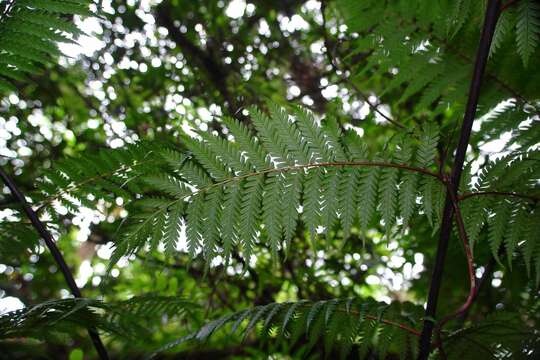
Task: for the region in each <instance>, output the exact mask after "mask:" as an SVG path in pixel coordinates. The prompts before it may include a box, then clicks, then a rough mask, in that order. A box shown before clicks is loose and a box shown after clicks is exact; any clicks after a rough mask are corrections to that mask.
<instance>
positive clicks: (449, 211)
mask: <svg viewBox="0 0 540 360" xmlns="http://www.w3.org/2000/svg"><path fill="white" fill-rule="evenodd" d="M500 6H501V4H500V1H499V0H489V2H488V5H487V9H486V13H485V18H484V26H483V29H482V35H481V38H480V44H479V46H478V50H477V53H476V60H475V64H474V72H473V76H472V80H471V83H470V87H469V98H468V100H467V106H466V108H465V115H464V117H463V123H462V125H461V132H460V137H459V142H458V146H457V148H456V155H455V159H454V165H453V167H452V172H451V175H450V180H449V181H450V184H449V189H448V190H447V194H446V201H445V205H444V211H443V217H442V222H441V230H440V235H439V243H438V245H437V255H436V259H435V265H434V268H433V274H432V276H431V284H430V289H429V295H428V300H427V306H426V312H425V319H424V327H423V329H422V335H421V337H420V344H419V353H418V359H419V360H426V359H427V358H428V356H429V353H430V352H431V335H432V333H433V328H434V325H435V323H434V318H435V315H436V312H437V300H438V298H439V291H440V289H441V282H442V275H443V271H444V263H445V259H446V252H447V250H448V241H449V239H450V233H451V231H452V216H453V204H452V197H455V196H457V189H458V186H459V182H460V179H461V173H462V171H463V163H464V161H465V155H466V153H467V146H468V145H469V138H470V135H471V130H472V125H473V122H474V116H475V114H476V107H477V105H478V98H479V95H480V86H481V84H482V77H483V75H484V71H485V68H486V63H487V60H488V55H489V48H490V47H491V40H492V38H493V33H494V31H495V25H496V24H497V20H498V17H499V14H500Z"/></svg>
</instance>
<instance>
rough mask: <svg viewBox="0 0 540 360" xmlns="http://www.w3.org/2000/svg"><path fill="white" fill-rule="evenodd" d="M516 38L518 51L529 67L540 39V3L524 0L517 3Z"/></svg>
mask: <svg viewBox="0 0 540 360" xmlns="http://www.w3.org/2000/svg"><path fill="white" fill-rule="evenodd" d="M516 15H517V21H516V39H517V48H518V53H519V55H521V59H522V60H523V64H524V65H525V67H527V65H528V63H529V58H530V57H531V55H532V54H533V53H534V50H535V48H536V46H537V45H538V41H539V40H540V4H538V2H536V1H534V0H522V1H520V2H519V4H517V13H516Z"/></svg>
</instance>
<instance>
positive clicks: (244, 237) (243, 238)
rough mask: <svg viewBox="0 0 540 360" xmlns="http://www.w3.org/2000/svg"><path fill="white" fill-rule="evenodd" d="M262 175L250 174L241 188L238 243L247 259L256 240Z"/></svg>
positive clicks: (262, 181) (262, 183) (262, 182)
mask: <svg viewBox="0 0 540 360" xmlns="http://www.w3.org/2000/svg"><path fill="white" fill-rule="evenodd" d="M263 185H264V176H262V175H257V176H251V177H248V178H247V179H246V181H245V182H244V186H243V188H242V192H243V195H242V204H241V206H240V227H239V229H240V232H239V233H240V243H241V244H242V251H243V253H244V258H245V259H246V260H248V261H249V259H250V257H251V253H252V249H253V246H254V244H255V242H256V240H257V236H258V235H257V234H258V229H259V226H258V220H259V215H260V210H261V206H260V204H261V199H262V193H263Z"/></svg>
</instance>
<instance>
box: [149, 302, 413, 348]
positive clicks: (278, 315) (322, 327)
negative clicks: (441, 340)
mask: <svg viewBox="0 0 540 360" xmlns="http://www.w3.org/2000/svg"><path fill="white" fill-rule="evenodd" d="M421 311H422V309H421V308H420V307H418V306H414V305H412V304H408V303H404V304H392V305H388V304H385V303H379V302H376V301H373V300H371V299H367V300H363V299H355V298H350V299H332V300H321V301H317V302H310V301H305V300H304V301H297V302H287V303H271V304H267V305H262V306H258V307H255V308H251V309H246V310H242V311H239V312H236V313H233V314H229V315H226V316H224V317H221V318H219V319H216V320H214V321H211V322H209V323H207V324H206V325H204V326H203V327H202V328H201V329H199V330H198V331H196V332H194V333H192V334H190V335H187V336H185V337H183V338H181V339H179V340H177V341H174V342H172V343H170V344H167V345H166V346H164V347H163V348H162V349H161V350H160V351H163V350H166V349H170V348H173V347H175V346H178V345H180V344H182V343H185V342H187V341H197V342H204V341H208V340H209V338H210V337H211V336H212V335H214V334H215V333H217V332H219V331H220V330H222V329H223V328H225V327H228V326H229V325H231V324H232V325H231V326H230V331H229V336H233V335H236V334H239V335H240V336H241V337H242V338H244V339H245V338H247V337H249V336H250V335H251V334H252V333H253V332H255V330H256V329H258V331H259V332H260V333H261V335H262V336H263V337H264V339H266V341H272V342H273V343H279V342H282V343H283V342H285V343H287V346H289V347H292V346H294V345H295V344H296V343H297V342H299V341H300V340H302V344H303V345H301V346H299V348H298V351H297V353H296V354H295V355H296V356H298V357H301V358H306V357H308V356H309V355H310V353H313V352H315V353H316V352H322V351H324V352H325V353H326V354H330V353H332V351H333V350H336V349H339V354H340V357H341V358H342V359H344V358H347V356H348V355H349V353H350V352H351V351H352V350H353V346H354V348H355V351H357V352H358V353H359V354H362V353H364V354H365V352H366V351H369V350H370V349H371V350H373V349H377V350H375V351H374V353H375V354H376V356H377V358H380V359H383V358H385V355H386V353H387V352H388V351H392V352H393V353H399V354H401V355H400V356H402V357H411V356H412V355H413V354H414V353H415V348H416V337H417V336H418V330H417V327H418V325H419V324H418V323H414V322H411V319H413V318H415V317H417V316H418V315H419V314H421ZM321 345H323V346H321Z"/></svg>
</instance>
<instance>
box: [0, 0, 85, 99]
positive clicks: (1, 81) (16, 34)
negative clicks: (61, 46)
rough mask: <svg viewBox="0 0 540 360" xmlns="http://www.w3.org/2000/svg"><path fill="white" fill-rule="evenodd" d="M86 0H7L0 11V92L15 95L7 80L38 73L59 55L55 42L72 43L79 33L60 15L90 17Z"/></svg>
mask: <svg viewBox="0 0 540 360" xmlns="http://www.w3.org/2000/svg"><path fill="white" fill-rule="evenodd" d="M89 3H90V2H89V1H87V0H81V1H73V0H69V1H67V0H66V1H63V0H62V1H59V0H36V1H34V0H7V1H5V2H3V4H2V7H1V8H0V10H1V11H2V14H1V15H0V16H1V17H0V58H1V59H2V60H1V61H0V91H1V92H2V93H6V92H15V91H16V90H17V89H16V87H15V86H14V85H13V84H12V83H11V81H13V80H15V81H22V80H24V79H25V76H24V74H25V73H26V74H32V73H36V72H37V71H38V67H37V66H38V64H41V65H43V64H47V63H49V62H50V61H51V56H52V57H56V56H58V55H60V54H61V53H60V51H59V50H58V47H57V45H56V43H57V42H65V43H72V42H74V40H73V36H77V35H79V34H80V33H81V31H80V30H79V29H78V28H77V27H76V26H75V25H73V24H72V23H71V22H68V21H66V20H64V19H63V18H62V14H70V15H93V14H92V13H91V12H90V11H89V9H88V6H89Z"/></svg>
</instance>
